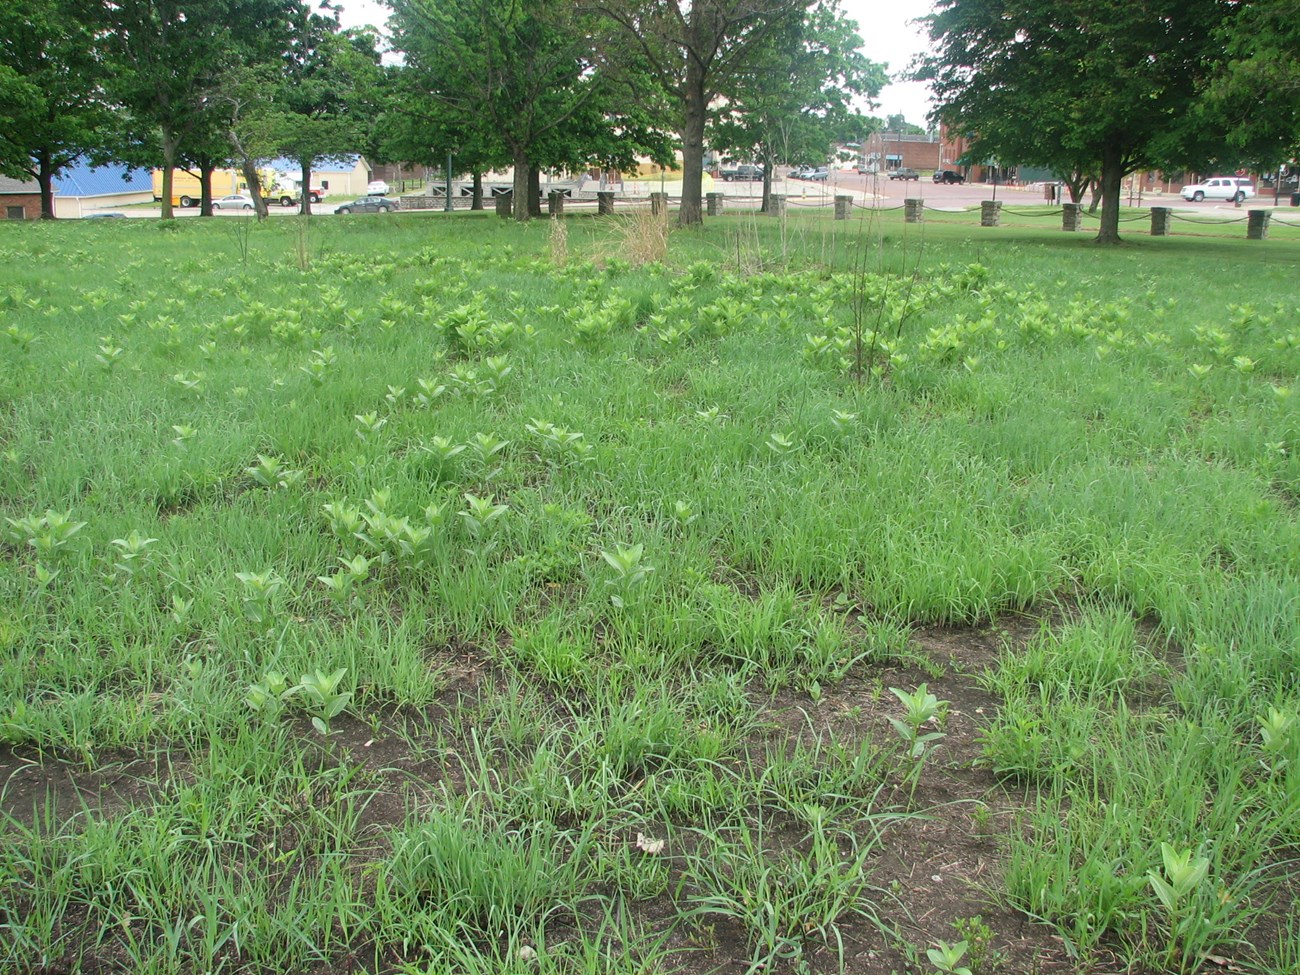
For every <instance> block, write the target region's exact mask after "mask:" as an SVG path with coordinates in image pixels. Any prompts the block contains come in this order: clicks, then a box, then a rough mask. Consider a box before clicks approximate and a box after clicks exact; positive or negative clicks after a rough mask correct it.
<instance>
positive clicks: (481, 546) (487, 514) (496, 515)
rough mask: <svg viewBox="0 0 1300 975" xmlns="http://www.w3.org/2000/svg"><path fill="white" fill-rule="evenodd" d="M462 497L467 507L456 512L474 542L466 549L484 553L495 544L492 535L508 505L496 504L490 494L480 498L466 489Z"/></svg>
mask: <svg viewBox="0 0 1300 975" xmlns="http://www.w3.org/2000/svg"><path fill="white" fill-rule="evenodd" d="M464 497H465V501H466V502H467V504H468V505H469V507H467V508H466V509H465V510H464V511H458V512H457V514H458V515H460V517H462V518H464V519H465V527H467V528H468V529H469V533H470V536H471V537H472V538H473V539H474V542H475V545H474V546H473V547H472V548H470V549H469V550H468V551H469V552H470V554H471V555H486V554H487V553H488V552H489V551H491V550H492V548H493V547H494V546H495V545H496V539H495V538H494V536H495V534H496V531H497V528H498V526H499V523H500V520H501V518H502V516H503V515H505V513H506V512H507V511H509V510H510V506H509V505H505V504H497V503H496V502H495V501H494V500H493V498H492V495H490V494H489V495H488V496H487V497H486V498H480V497H477V496H476V495H473V494H470V493H469V492H468V491H467V492H466V493H465V495H464Z"/></svg>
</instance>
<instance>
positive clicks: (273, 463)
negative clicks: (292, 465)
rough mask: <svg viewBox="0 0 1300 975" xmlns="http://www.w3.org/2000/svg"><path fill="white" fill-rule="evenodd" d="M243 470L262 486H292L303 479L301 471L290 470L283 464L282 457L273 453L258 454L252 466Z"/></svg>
mask: <svg viewBox="0 0 1300 975" xmlns="http://www.w3.org/2000/svg"><path fill="white" fill-rule="evenodd" d="M244 472H245V473H246V474H248V476H249V477H251V478H252V479H253V480H254V481H256V482H257V483H258V484H260V485H261V486H262V487H267V488H276V487H280V488H288V487H293V486H294V485H295V484H298V483H299V482H301V481H302V479H303V472H302V471H299V470H290V469H289V468H288V467H286V466H285V464H284V458H283V457H277V456H276V455H275V454H270V455H268V454H258V455H257V463H256V464H255V465H254V466H252V467H246V468H244Z"/></svg>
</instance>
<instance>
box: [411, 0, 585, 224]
mask: <svg viewBox="0 0 1300 975" xmlns="http://www.w3.org/2000/svg"><path fill="white" fill-rule="evenodd" d="M391 5H392V8H393V16H392V19H391V21H390V27H391V29H392V35H393V46H394V47H395V48H397V49H398V50H401V51H403V52H405V54H406V63H407V68H408V70H409V71H410V74H409V75H408V79H407V81H408V83H409V84H411V85H414V86H415V87H416V88H417V89H418V91H419V94H420V96H421V98H422V100H423V101H424V102H425V103H426V104H427V105H429V106H436V107H437V111H436V112H430V113H429V114H430V115H436V117H437V118H438V128H439V129H440V130H441V132H442V133H445V134H454V133H455V132H457V131H460V132H464V133H469V132H473V133H475V134H474V136H473V137H472V138H470V139H468V140H467V142H466V148H471V149H472V150H473V151H474V153H475V154H476V155H479V156H481V157H484V158H486V157H487V156H490V155H492V152H491V149H490V146H491V144H492V143H494V142H495V143H496V144H497V145H499V146H500V147H501V150H502V154H503V155H504V156H505V157H506V158H508V160H509V162H510V163H511V164H512V165H513V166H514V196H513V203H512V207H513V213H514V216H515V218H516V219H517V220H527V219H528V218H529V217H530V216H531V213H530V208H529V197H530V195H531V193H530V191H531V189H532V187H533V185H534V183H535V174H536V172H537V170H538V168H539V167H551V166H556V165H560V164H561V163H562V162H564V161H565V160H564V158H562V157H572V156H575V155H577V154H578V153H577V152H576V151H575V149H574V145H575V143H574V139H573V136H572V130H571V127H572V125H573V124H574V122H575V120H578V119H580V118H581V119H583V120H584V121H585V120H589V119H590V118H591V115H590V109H591V107H592V106H593V104H594V103H595V102H597V101H598V100H599V98H600V96H601V91H602V85H603V83H604V78H603V76H602V74H601V72H599V71H597V70H596V63H595V48H594V46H593V32H594V30H595V24H594V22H593V18H592V16H591V14H590V13H587V12H584V11H582V10H581V9H579V8H578V7H577V6H576V5H575V4H574V3H572V2H571V0H393V2H392V4H391ZM557 148H558V151H557Z"/></svg>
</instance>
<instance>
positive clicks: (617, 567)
mask: <svg viewBox="0 0 1300 975" xmlns="http://www.w3.org/2000/svg"><path fill="white" fill-rule="evenodd" d="M644 554H645V546H644V545H640V544H637V545H615V546H614V551H612V552H607V551H605V550H603V549H602V550H601V553H600V555H601V557H602V558H603V559H604V560H605V561H606V562H608V563H609V566H610V568H612V569H613V570H614V578H613V579H606V580H605V585H606V586H609V587H610V588H611V589H613V590H614V592H613V593H611V594H610V597H609V601H610V602H611V603H613V604H614V605H615V606H617V607H618V608H619V609H622V608H623V607H624V606H626V605H627V601H628V600H629V599H630V597H631V594H632V591H633V590H634V589H636V588H638V587H639V586H641V585H642V584H644V583H645V581H646V580H647V579H649V578H650V573H652V572H654V566H652V565H647V564H646V563H645V562H643V561H642V558H643V556H644Z"/></svg>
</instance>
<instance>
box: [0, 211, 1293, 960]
mask: <svg viewBox="0 0 1300 975" xmlns="http://www.w3.org/2000/svg"><path fill="white" fill-rule="evenodd" d="M1023 219H1024V220H1025V221H1026V223H1025V225H1024V226H1021V225H1018V224H1016V223H1014V222H1013V225H1012V226H1008V227H1004V228H1001V229H999V230H996V231H987V230H981V228H979V227H978V226H977V222H976V221H975V219H974V217H973V216H972V215H970V214H951V215H948V214H945V215H940V216H936V217H934V218H933V219H931V218H930V216H929V215H927V223H925V224H924V225H921V226H908V225H904V224H902V223H901V222H898V221H897V220H896V219H895V218H894V217H891V216H889V215H874V216H872V217H871V220H870V222H869V223H868V222H866V221H865V220H864V221H862V222H857V221H848V222H838V223H837V222H833V221H831V220H830V219H829V217H828V215H826V214H807V213H802V212H795V213H792V214H791V215H790V216H788V218H787V219H785V220H783V221H770V222H768V221H765V220H764V219H763V218H757V219H755V218H754V217H752V216H746V215H736V216H728V217H724V218H721V219H718V220H716V221H710V223H709V225H708V226H707V227H706V228H704V229H703V230H701V231H700V232H698V233H696V232H691V233H674V234H672V235H671V237H669V236H668V234H667V230H666V227H667V225H666V223H665V222H664V221H663V220H661V219H660V218H654V217H651V216H650V215H649V214H648V212H646V213H640V212H637V213H636V214H633V215H628V216H621V217H619V218H617V220H616V221H615V222H614V223H612V224H611V223H610V222H609V221H607V220H596V219H593V218H586V217H582V216H572V217H569V218H566V219H565V220H564V221H563V222H559V221H553V222H552V223H551V224H550V225H549V228H548V226H544V225H541V224H532V225H525V226H518V225H515V224H514V223H512V222H508V221H498V220H494V219H491V218H490V217H487V216H482V215H478V214H460V215H456V216H455V217H454V218H439V219H433V218H426V217H421V216H417V215H413V214H397V215H395V216H393V217H392V219H388V220H383V221H378V220H375V221H367V220H356V221H351V222H348V223H346V224H341V223H331V222H329V221H325V220H321V221H316V222H313V223H312V224H311V227H310V232H308V229H307V227H306V224H305V223H300V222H299V221H297V220H294V219H286V220H274V221H268V222H265V223H263V224H260V225H256V224H249V225H248V226H247V227H241V231H240V233H239V234H238V235H231V234H229V233H227V232H223V231H222V230H221V229H220V228H218V227H217V226H216V223H217V222H216V221H197V220H196V221H181V222H179V223H175V224H171V225H169V226H168V229H166V230H165V231H164V230H161V229H159V227H158V226H157V225H155V224H153V223H151V222H148V221H143V220H139V221H117V222H114V221H102V222H91V223H88V224H81V223H66V224H64V223H58V224H54V225H33V226H17V225H15V226H10V225H3V224H0V258H2V259H3V261H4V264H5V266H6V268H7V269H8V270H7V272H6V279H5V281H4V282H3V284H0V350H2V351H0V409H2V410H3V417H4V422H3V423H0V456H2V457H3V459H4V463H3V464H0V597H2V598H0V649H2V650H3V653H0V742H3V749H2V750H0V766H2V768H0V772H3V775H4V779H3V781H4V782H5V783H7V784H6V785H5V787H4V792H3V794H0V798H2V799H3V802H2V803H0V805H3V811H4V815H5V820H4V823H3V826H2V827H0V828H2V829H3V833H4V837H3V842H2V843H0V916H2V917H3V918H4V923H3V925H0V967H5V968H7V969H13V970H16V971H23V970H42V969H55V968H58V967H60V966H62V967H65V968H72V969H76V968H78V967H82V968H86V969H90V968H94V967H97V966H98V967H104V966H113V965H116V966H118V967H123V966H125V967H126V968H129V969H130V970H132V971H137V972H159V973H162V972H177V973H180V972H191V971H232V972H236V971H258V972H286V973H287V972H297V971H304V970H309V969H311V968H313V966H316V967H322V966H329V965H345V964H352V963H353V962H352V961H347V959H356V958H361V959H363V960H362V961H358V962H356V964H357V965H359V966H360V967H363V968H366V969H367V970H373V971H405V972H425V971H428V972H435V971H436V972H443V971H465V972H478V971H481V972H489V971H490V972H500V971H520V972H522V971H554V972H557V973H558V972H564V973H570V972H593V973H595V972H610V973H612V972H615V971H619V972H622V971H644V972H659V971H673V970H679V969H686V970H706V969H712V968H715V967H718V966H719V965H722V964H724V963H726V962H728V961H729V960H731V959H732V958H734V959H735V960H736V961H738V962H740V963H742V964H744V965H748V966H749V967H750V969H751V970H754V971H757V970H759V969H760V968H762V969H763V970H768V969H769V968H771V967H776V968H780V967H784V968H785V969H786V970H801V966H802V968H803V970H812V971H838V970H851V971H863V972H869V973H872V975H874V973H875V972H876V971H877V970H878V968H879V970H880V971H881V972H882V975H883V972H886V971H888V970H889V968H888V967H881V966H891V967H895V968H898V969H899V970H902V966H903V965H904V964H906V959H907V958H916V957H921V956H923V955H924V952H923V951H919V950H918V949H917V948H916V946H915V945H914V944H912V943H911V942H912V941H915V940H917V939H919V940H920V941H921V942H922V947H923V946H924V944H923V943H924V942H925V941H926V939H927V938H928V937H929V935H928V934H927V930H926V929H925V928H924V927H922V926H917V925H915V924H913V922H912V920H911V919H909V917H908V913H909V912H910V913H911V914H912V915H913V916H914V917H922V916H928V914H927V912H928V910H929V905H928V904H927V902H926V900H925V897H926V894H925V891H924V890H922V889H920V888H919V885H915V884H911V883H910V882H909V883H908V884H904V883H903V882H902V880H900V879H899V878H901V877H912V876H913V875H914V874H915V873H916V864H915V863H914V862H913V861H912V860H911V859H910V858H914V857H919V856H921V850H920V846H919V845H914V844H913V842H912V840H911V839H908V837H909V836H912V834H910V833H909V832H908V831H909V830H913V829H920V828H921V824H922V823H924V822H929V821H930V820H931V819H944V820H945V821H955V819H954V817H958V816H966V815H967V813H965V812H961V813H958V812H954V811H953V810H955V809H958V808H961V806H962V804H963V803H968V802H969V801H974V800H979V801H981V802H982V801H984V800H985V799H988V798H989V793H988V789H989V787H990V786H991V784H993V783H999V784H1000V785H1002V786H1004V787H1005V788H1006V790H1007V792H1006V795H1008V796H1011V797H1013V798H1010V799H1006V800H1005V801H1006V802H1008V803H1011V805H1012V806H1013V808H1011V809H1009V810H1008V811H1007V815H1006V817H1005V818H1006V822H1007V823H1010V824H1012V825H1010V826H1008V828H1007V829H1005V830H1004V832H1003V835H1001V836H1000V839H999V844H1000V845H999V852H998V855H997V870H996V871H995V875H994V876H992V879H991V880H990V877H988V876H986V877H983V878H981V882H982V883H984V884H986V885H990V886H991V889H992V891H993V894H994V900H995V901H996V902H997V903H998V904H1000V905H1001V907H1002V908H1003V909H1005V910H1006V911H1007V912H1012V911H1015V912H1021V915H1027V916H1028V917H1030V918H1033V919H1035V920H1038V921H1041V922H1043V924H1044V925H1046V927H1044V928H1042V929H1040V931H1041V936H1039V937H1038V944H1039V945H1040V946H1041V948H1042V950H1043V951H1044V952H1046V953H1047V954H1046V955H1045V956H1044V957H1047V958H1049V959H1054V960H1055V961H1058V962H1062V963H1065V962H1069V963H1070V964H1073V965H1075V966H1076V967H1078V968H1079V970H1082V971H1088V970H1090V966H1091V968H1092V970H1104V969H1105V966H1106V965H1107V964H1111V963H1110V962H1108V961H1107V960H1106V959H1109V958H1113V957H1118V959H1119V963H1120V964H1122V965H1123V966H1126V967H1131V968H1133V969H1135V970H1137V969H1140V968H1142V967H1145V969H1146V970H1150V971H1161V972H1164V971H1168V972H1179V973H1191V972H1194V971H1196V970H1197V968H1198V967H1199V966H1200V965H1201V964H1202V963H1203V962H1204V960H1205V959H1206V958H1207V957H1208V956H1209V955H1216V956H1224V957H1229V956H1230V957H1233V958H1237V959H1241V963H1242V964H1243V965H1251V966H1254V967H1253V970H1255V971H1258V972H1260V973H1263V975H1282V973H1284V972H1290V971H1291V970H1292V969H1293V968H1294V959H1295V957H1296V954H1297V949H1296V930H1295V925H1294V923H1283V924H1272V923H1271V922H1270V920H1269V918H1270V917H1271V916H1283V917H1285V916H1286V914H1287V912H1288V911H1289V910H1292V909H1293V908H1294V905H1295V903H1297V889H1296V874H1295V870H1294V862H1295V851H1296V844H1297V843H1300V691H1297V684H1296V679H1295V675H1296V673H1297V668H1298V666H1300V611H1298V610H1300V532H1297V518H1296V505H1297V500H1298V499H1300V460H1298V459H1297V450H1296V446H1297V444H1300V380H1298V376H1300V305H1298V304H1297V299H1296V295H1295V290H1294V282H1295V273H1296V268H1297V266H1300V235H1298V234H1296V233H1295V232H1293V231H1291V230H1289V229H1288V228H1285V227H1281V228H1275V229H1274V232H1273V237H1272V239H1270V240H1269V241H1266V242H1262V243H1255V242H1251V243H1247V242H1246V241H1244V240H1240V239H1232V238H1231V237H1229V236H1227V234H1229V233H1232V232H1233V231H1232V230H1231V228H1226V227H1225V228H1224V229H1223V230H1222V231H1220V230H1218V229H1216V228H1209V229H1208V230H1205V231H1203V232H1204V233H1205V234H1206V236H1198V237H1184V238H1169V239H1153V238H1145V237H1140V236H1135V237H1133V238H1132V240H1131V241H1130V243H1129V244H1128V246H1126V247H1124V248H1118V249H1107V250H1103V251H1099V250H1096V249H1094V248H1092V247H1091V246H1089V245H1088V244H1087V243H1086V242H1085V241H1084V240H1081V239H1079V238H1077V237H1070V236H1068V235H1063V234H1061V233H1060V232H1059V231H1049V230H1046V229H1039V228H1040V227H1041V226H1042V224H1041V223H1032V224H1030V223H1029V222H1028V221H1029V219H1030V218H1028V217H1025V218H1023ZM96 223H97V225H96ZM610 226H614V227H615V228H616V229H614V230H612V231H611V230H609V229H607V228H608V227H610ZM559 228H562V232H561V229H559ZM1237 233H1238V236H1239V235H1240V233H1239V230H1238V231H1237ZM1215 235H1217V236H1215ZM560 241H562V243H563V247H562V252H561V249H560ZM561 257H563V259H562V260H561V259H560V258H561ZM769 257H770V259H768V258H769ZM1225 267H1230V268H1231V272H1232V273H1231V274H1225V273H1223V272H1224V268H1225ZM1189 282H1191V283H1189ZM864 343H865V347H869V348H870V349H871V350H872V352H871V356H870V359H869V361H867V362H865V364H864V360H863V358H862V356H861V355H860V350H861V349H862V348H864ZM1026 618H1028V619H1030V620H1031V621H1032V624H1031V625H1029V626H1028V632H1029V635H1028V636H1023V637H1020V636H1008V637H1007V638H1006V639H1004V640H1003V641H1002V646H1001V649H1000V650H999V651H996V652H993V653H991V654H990V653H981V652H980V651H979V647H980V646H981V645H982V644H981V641H982V640H984V639H985V638H987V637H989V635H990V634H996V633H998V632H999V631H1000V630H1001V629H1002V628H1003V627H1004V626H1006V627H1007V629H1008V632H1009V633H1017V632H1020V631H1019V630H1017V629H1016V628H1015V627H1011V626H1010V625H1009V622H1010V621H1014V620H1024V619H1026ZM934 632H942V633H951V634H957V635H962V634H964V635H965V636H966V637H967V638H968V639H966V640H965V641H964V642H963V641H961V640H958V641H957V644H960V645H957V644H954V646H955V649H952V650H951V651H950V652H949V654H948V655H943V654H930V655H929V656H927V654H926V653H925V652H924V647H925V643H924V638H925V636H926V634H932V633H934ZM927 681H929V682H938V681H944V682H946V683H945V688H946V689H945V690H944V691H943V692H942V693H943V695H944V696H945V697H952V698H953V699H954V700H956V697H955V693H954V692H960V693H961V694H962V695H965V696H966V697H967V698H969V699H971V700H976V699H978V700H980V701H984V700H987V701H988V702H989V705H988V707H986V708H981V711H982V713H978V714H974V713H972V714H965V715H956V714H954V715H952V716H947V717H945V715H943V714H942V713H936V715H935V716H934V718H933V721H927V722H925V723H924V724H922V725H920V726H919V727H918V728H916V729H913V730H914V733H915V734H916V735H917V736H918V738H919V737H922V736H924V735H931V734H933V735H937V736H938V737H942V738H943V741H942V743H941V746H942V747H940V748H938V749H937V750H936V751H935V752H934V757H933V758H928V759H927V760H926V762H925V763H918V762H915V761H912V760H910V759H909V756H908V754H907V751H906V748H905V746H904V743H900V742H899V741H898V736H897V735H895V734H894V733H893V732H892V731H891V726H890V723H889V720H888V719H889V718H890V717H894V718H895V719H896V720H897V717H898V715H899V713H900V712H899V710H898V704H899V701H900V700H903V699H904V698H905V697H906V696H907V694H908V693H919V692H920V691H922V690H925V688H924V687H921V686H920V685H922V684H925V683H926V682H927ZM891 687H897V688H899V691H900V692H904V693H897V694H895V695H891V694H889V693H887V692H886V689H887V688H891ZM936 693H939V692H936ZM313 718H314V719H316V720H315V722H313V720H312V719H313ZM961 722H967V723H966V724H962V723H961ZM935 740H937V739H935ZM928 754H929V753H928V752H927V755H928ZM972 762H974V763H976V765H977V766H978V767H976V768H974V769H972V768H971V764H972ZM127 768H130V769H136V770H139V769H144V771H135V772H132V773H131V776H126V774H125V773H124V772H123V771H122V770H124V769H127ZM980 776H984V777H985V778H984V779H980V778H979V777H980ZM118 778H121V779H124V780H126V784H125V785H124V786H123V787H122V794H121V795H120V796H118V797H117V798H114V797H113V796H111V795H107V794H101V792H102V790H100V791H96V788H95V784H96V783H97V782H101V781H104V780H105V779H113V780H116V779H118ZM29 780H34V781H37V782H38V783H41V787H39V788H36V787H29V786H27V785H26V783H27V782H28V781H29ZM979 782H983V783H984V784H983V785H982V786H981V785H978V784H977V783H979ZM60 783H63V784H62V785H60ZM68 783H71V785H69V784H68ZM981 789H983V790H984V791H983V792H981V791H980V790H981ZM1000 794H1001V793H1000V792H999V795H1000ZM999 801H1003V800H999ZM957 832H960V831H959V830H950V831H949V833H948V834H945V835H952V834H954V833H957ZM957 859H960V857H958V858H957ZM890 863H902V864H903V865H904V867H905V868H906V869H904V868H903V867H895V868H889V866H888V865H889V864H890ZM888 869H894V873H893V874H892V875H891V877H892V882H891V881H890V880H886V879H885V877H886V873H887V872H888ZM909 871H911V872H909ZM924 872H928V871H924ZM971 879H972V882H974V878H971ZM913 888H916V889H913ZM936 909H937V910H939V911H940V913H941V914H944V916H945V917H946V918H947V920H949V921H954V920H957V919H959V918H960V917H961V916H965V915H974V914H975V913H977V912H978V911H980V910H983V909H984V908H983V907H981V905H980V904H979V903H978V901H977V895H975V894H971V899H970V901H969V902H968V903H967V904H966V906H965V911H964V915H963V914H962V913H961V910H960V909H959V908H958V907H956V906H954V904H953V903H952V902H944V903H943V904H942V905H940V906H939V907H937V908H936ZM945 912H946V913H945ZM954 912H956V913H954ZM936 916H938V915H936ZM1008 916H1011V915H1010V914H1008ZM1008 924H1009V922H1008ZM944 930H945V931H946V928H945V929H944ZM1017 930H1018V929H1017ZM1009 931H1010V928H1009V927H1004V928H1003V930H1001V931H999V935H1000V936H1001V937H1003V938H1004V943H1003V944H1001V945H1000V946H999V948H1003V947H1008V945H1009V943H1010V940H1011V939H1012V934H1011V933H1009ZM1015 937H1017V938H1018V937H1020V935H1019V934H1017V935H1015ZM1053 937H1057V938H1059V939H1061V940H1060V941H1059V942H1058V941H1053V940H1052V939H1053ZM1060 945H1064V947H1063V948H1062V947H1059V946H1060ZM1052 952H1055V953H1056V954H1055V955H1052V954H1051V953H1052ZM1065 956H1070V957H1068V958H1067V957H1065ZM870 958H875V959H877V961H870V960H867V959H870ZM1071 958H1072V959H1073V960H1070V959H1071ZM900 959H902V960H900ZM1014 963H1015V964H1021V963H1023V965H1024V967H1023V970H1030V967H1029V966H1030V965H1031V964H1032V961H1031V960H1030V959H1028V958H1027V957H1019V958H1018V959H1017V960H1016V961H1015V962H1014ZM871 965H877V968H872V967H870V966H871Z"/></svg>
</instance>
